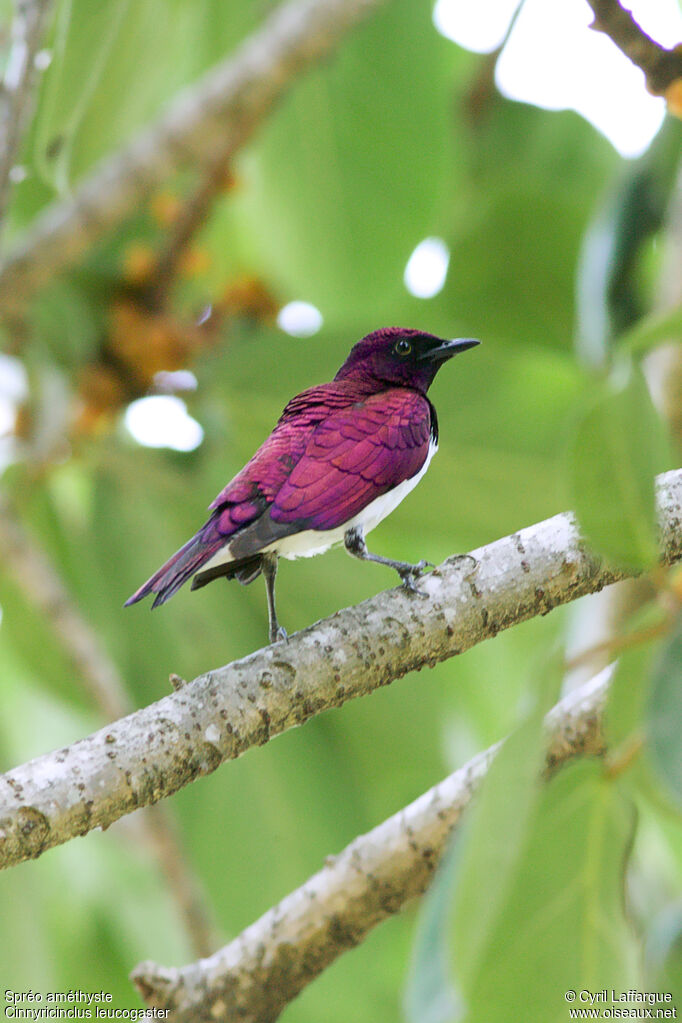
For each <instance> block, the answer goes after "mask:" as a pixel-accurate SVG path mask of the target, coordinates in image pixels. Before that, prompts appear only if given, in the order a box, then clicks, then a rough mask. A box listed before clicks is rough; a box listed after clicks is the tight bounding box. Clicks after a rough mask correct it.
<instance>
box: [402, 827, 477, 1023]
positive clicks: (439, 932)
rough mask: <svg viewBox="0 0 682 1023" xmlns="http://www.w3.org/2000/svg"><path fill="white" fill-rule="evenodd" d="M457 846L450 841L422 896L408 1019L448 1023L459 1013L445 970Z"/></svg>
mask: <svg viewBox="0 0 682 1023" xmlns="http://www.w3.org/2000/svg"><path fill="white" fill-rule="evenodd" d="M460 850H461V843H459V842H457V841H451V842H450V844H449V846H448V849H447V851H446V853H445V855H444V856H443V859H442V860H441V863H440V865H439V867H438V871H437V873H436V876H435V878H434V880H433V884H432V885H431V887H430V889H429V891H428V894H427V895H426V898H425V899H424V905H423V908H422V911H421V913H420V916H419V924H418V928H417V936H416V938H415V943H414V951H413V955H412V965H411V968H410V975H409V977H408V981H407V986H406V989H405V1002H404V1009H405V1016H406V1018H407V1020H408V1021H409V1023H448V1021H449V1020H453V1019H459V1018H460V1017H461V1015H462V1011H463V1007H462V1006H461V1004H460V1002H459V998H458V995H457V992H456V991H455V989H454V987H453V984H452V981H451V979H450V976H449V970H448V966H449V960H450V956H449V951H450V949H449V944H450V943H449V931H450V912H451V905H452V893H453V889H454V883H455V878H456V877H457V873H458V869H457V868H458V862H459V857H460Z"/></svg>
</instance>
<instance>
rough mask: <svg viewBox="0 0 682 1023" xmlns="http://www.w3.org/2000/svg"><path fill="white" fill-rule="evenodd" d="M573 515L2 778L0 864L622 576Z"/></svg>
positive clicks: (669, 505)
mask: <svg viewBox="0 0 682 1023" xmlns="http://www.w3.org/2000/svg"><path fill="white" fill-rule="evenodd" d="M658 506H659V517H660V539H661V560H662V562H663V563H666V564H669V563H672V562H673V561H677V560H678V559H679V558H680V557H682V470H676V471H674V472H670V473H666V474H664V475H663V476H661V477H659V479H658ZM627 575H628V573H627V572H625V571H616V570H614V569H611V568H608V567H606V566H605V565H603V564H602V562H601V561H600V560H599V559H598V558H597V557H596V556H595V555H594V554H592V553H591V552H589V551H588V550H587V548H586V546H585V544H584V542H583V541H582V539H581V538H580V536H579V535H578V532H577V529H576V526H575V523H574V521H573V518H572V516H571V515H569V514H562V515H555V516H554V518H551V519H547V520H546V521H544V522H540V523H538V524H537V525H534V526H529V527H527V528H526V529H524V530H522V531H521V532H519V533H514V534H512V535H511V536H508V537H505V538H503V539H502V540H498V541H496V542H495V543H492V544H489V545H488V546H486V547H481V548H479V549H478V550H476V551H474V552H473V554H472V556H471V558H470V559H464V560H462V559H461V558H456V559H450V560H448V561H446V562H444V563H443V565H441V566H440V568H439V569H438V570H437V571H435V572H433V573H432V574H431V575H430V576H427V577H426V578H425V579H423V580H422V582H421V584H420V585H421V588H422V589H423V591H424V592H425V593H426V594H427V595H428V597H429V598H430V599H429V600H428V601H427V600H423V599H422V598H421V597H419V596H417V595H414V594H411V593H409V592H407V591H406V590H405V589H404V588H399V589H394V590H389V591H387V592H385V593H381V594H379V595H378V596H377V597H374V598H372V599H371V600H367V601H365V602H364V603H363V604H360V605H358V606H357V607H351V608H346V610H344V611H340V612H338V613H337V614H335V615H333V616H332V617H331V618H328V619H325V620H324V621H321V622H318V623H316V624H315V625H312V626H310V627H309V628H307V629H304V630H303V631H302V632H299V633H298V634H296V635H295V636H293V637H291V639H290V640H289V641H288V642H287V643H275V644H274V645H272V646H270V647H267V648H266V649H264V650H259V651H257V652H256V653H253V654H251V655H250V656H248V657H245V658H244V659H243V660H241V661H235V662H234V663H233V664H230V665H227V666H226V667H224V668H219V669H217V670H215V671H211V672H208V673H207V674H205V675H200V676H199V677H198V678H196V679H195V680H194V681H193V682H192V683H190V684H188V685H186V686H184V687H182V688H180V690H179V691H177V692H174V693H172V694H171V695H170V696H166V697H164V699H162V700H159V701H158V703H154V704H152V705H151V706H149V707H145V708H144V709H143V710H139V711H137V712H136V713H134V714H131V715H129V716H128V717H126V718H123V719H122V720H120V721H117V722H115V723H114V724H112V725H109V726H108V727H107V728H103V729H101V730H100V731H98V732H95V733H94V734H93V735H91V736H89V737H88V738H86V739H81V740H80V741H79V742H76V743H74V745H72V746H69V747H67V748H65V749H62V750H58V751H57V752H55V753H50V754H46V755H45V756H41V757H38V758H36V759H35V760H32V761H31V762H30V763H28V764H24V765H23V766H21V767H17V768H16V769H14V770H13V771H9V772H8V773H7V774H5V775H3V776H2V777H0V866H2V867H7V866H11V865H12V864H15V863H20V862H21V861H23V860H26V859H31V858H33V857H36V856H39V855H40V854H41V853H42V852H44V851H45V850H46V849H49V848H51V847H52V846H54V845H59V844H60V843H62V842H66V841H68V840H69V839H70V838H74V837H75V836H76V835H84V834H86V833H87V832H88V831H91V830H92V829H93V828H96V827H104V828H106V827H108V826H109V825H110V824H112V823H113V821H115V820H118V819H119V818H120V817H122V816H123V815H124V814H126V813H130V812H131V811H132V810H135V809H137V808H138V807H140V806H146V805H148V804H149V803H155V802H157V801H158V800H159V799H163V798H165V797H166V796H169V795H171V794H172V793H174V792H177V790H178V789H180V788H182V787H183V786H185V785H187V784H189V782H191V781H193V780H194V779H195V778H197V777H198V776H199V775H202V774H209V773H210V772H211V771H214V770H215V769H216V768H217V767H218V766H219V765H220V764H221V763H223V761H225V760H230V759H233V758H235V757H238V756H240V755H241V754H242V753H244V752H245V751H246V750H247V749H249V748H250V747H251V746H255V745H261V744H263V743H265V742H267V741H268V740H269V739H271V738H272V737H273V736H275V735H278V734H280V733H281V732H284V731H286V730H287V729H289V728H292V727H294V726H295V725H300V724H302V723H303V722H304V721H307V720H308V718H310V717H312V716H313V715H314V714H319V713H320V712H321V711H323V710H328V709H329V708H330V707H339V706H341V705H342V704H343V703H345V702H346V701H347V700H350V699H353V698H355V697H358V696H363V695H365V694H366V693H369V692H371V691H372V690H374V689H376V688H378V687H379V686H382V685H388V684H389V683H390V682H392V681H394V680H395V679H397V678H401V677H402V676H403V675H406V674H407V673H408V672H409V671H414V670H418V669H420V668H422V667H424V665H425V664H429V665H433V664H436V663H437V662H438V661H443V660H446V659H447V658H449V657H453V656H455V655H456V654H460V653H462V652H463V651H465V650H468V649H469V648H470V647H472V646H474V645H475V644H476V643H480V642H482V641H483V640H484V639H488V638H489V637H491V636H494V635H496V634H497V633H498V632H500V631H501V630H502V629H506V628H509V627H510V626H511V625H515V624H517V623H518V622H522V621H525V620H527V619H528V618H532V617H534V616H535V615H538V614H547V613H548V612H549V611H551V610H552V608H554V607H556V606H557V605H559V604H564V603H567V602H568V601H571V600H576V599H577V598H578V597H582V596H584V595H585V594H587V593H594V592H596V591H597V590H600V589H602V588H603V587H604V586H606V585H608V584H610V583H613V582H615V581H617V580H618V579H622V578H626V577H627Z"/></svg>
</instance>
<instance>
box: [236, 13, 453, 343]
mask: <svg viewBox="0 0 682 1023" xmlns="http://www.w3.org/2000/svg"><path fill="white" fill-rule="evenodd" d="M455 63H459V64H460V65H464V64H465V63H466V61H465V60H464V59H463V55H461V54H457V52H456V51H455V49H454V47H452V46H450V45H449V44H448V43H447V42H446V41H445V40H444V39H442V38H441V37H439V36H438V34H437V33H436V32H435V31H434V30H433V26H432V24H431V8H430V5H428V4H425V3H414V2H413V0H397V2H395V3H392V4H390V5H388V6H387V7H386V8H384V9H382V10H380V11H378V12H377V14H376V15H375V16H374V17H373V18H371V19H369V20H368V21H367V22H366V23H364V24H363V25H362V26H360V27H359V29H358V30H357V31H355V32H354V33H353V35H352V36H351V37H350V38H349V39H348V40H345V41H344V45H343V46H342V47H341V48H340V49H339V52H338V53H336V54H335V56H334V59H333V61H330V62H329V63H328V64H326V66H324V67H322V68H319V69H316V70H314V71H312V72H311V73H309V74H307V75H306V76H305V77H303V78H302V79H301V81H300V82H298V83H297V84H296V86H295V88H294V89H293V90H292V92H291V94H290V95H289V96H288V97H287V99H286V101H285V102H284V103H283V104H282V106H281V107H280V109H279V111H278V112H277V114H276V115H275V116H274V117H273V118H271V119H270V120H269V122H268V123H267V124H266V125H265V126H264V128H263V130H262V131H261V132H260V133H259V137H258V138H257V139H256V140H255V141H254V144H253V146H252V147H251V149H250V150H249V152H248V153H245V154H244V157H243V159H242V162H241V166H240V170H239V177H240V180H241V182H242V187H241V188H240V189H239V191H238V192H237V193H235V209H236V211H237V214H238V216H239V219H240V221H241V231H242V233H243V234H244V235H245V236H246V237H247V238H249V239H251V244H252V245H253V244H254V242H255V243H256V245H257V247H258V248H259V249H260V252H257V253H255V257H256V258H258V259H260V260H261V261H262V265H263V267H264V270H265V275H266V276H267V277H268V278H269V279H271V280H272V281H273V283H274V284H275V286H276V288H277V289H278V291H279V292H280V293H281V294H282V297H283V298H284V299H288V298H303V299H306V300H308V301H311V302H313V303H314V304H315V305H317V306H318V307H319V308H320V309H321V311H322V313H323V315H324V317H325V320H326V321H327V322H329V323H333V324H334V326H335V327H339V326H342V327H347V328H349V329H356V327H357V325H358V323H359V322H362V323H369V322H381V320H386V322H388V321H389V320H391V321H392V317H393V316H394V315H395V310H396V306H398V308H400V305H404V303H405V299H406V298H407V297H408V296H407V292H406V291H405V288H404V285H403V272H404V269H405V265H406V263H407V260H408V258H409V256H410V253H411V252H412V250H413V249H414V247H415V246H416V245H417V244H418V242H420V241H421V240H422V239H423V238H424V237H425V236H427V235H429V234H433V233H435V232H437V231H441V232H442V230H443V227H442V226H440V227H439V224H440V223H442V220H443V216H444V212H445V210H446V201H447V199H448V197H449V195H450V194H451V190H452V189H453V188H454V187H456V183H457V180H458V177H459V175H460V173H461V169H462V165H463V160H462V156H461V152H460V153H457V152H455V151H453V148H452V146H451V139H450V138H449V137H448V135H447V133H444V132H442V131H439V130H438V126H439V125H442V124H443V123H444V121H445V120H446V119H449V118H450V117H451V116H452V95H451V90H452V78H453V75H452V67H453V64H455ZM407 111H409V113H407V114H406V112H407ZM378 112H380V113H379V115H378V116H377V114H378ZM399 303H400V305H399Z"/></svg>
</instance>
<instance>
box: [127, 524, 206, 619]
mask: <svg viewBox="0 0 682 1023" xmlns="http://www.w3.org/2000/svg"><path fill="white" fill-rule="evenodd" d="M225 540H226V538H225V537H224V536H221V535H219V534H218V535H214V536H208V537H207V536H206V527H205V526H204V528H203V529H201V530H199V532H198V533H197V534H196V536H193V537H192V539H191V540H188V541H187V543H186V544H185V545H184V547H181V548H180V550H179V551H176V553H175V554H174V555H173V557H172V558H170V559H169V560H168V561H167V562H166V564H165V565H162V566H161V568H160V569H159V570H158V572H155V573H154V575H153V576H152V577H151V579H148V580H147V582H146V583H144V584H143V585H142V586H140V588H139V590H136V591H135V593H133V595H132V597H128V599H127V600H126V602H125V607H128V606H129V605H130V604H136V603H137V602H138V600H142V599H143V598H144V597H147V596H149V595H150V594H152V593H154V594H156V596H155V597H154V603H153V604H152V607H153V608H154V607H158V606H159V605H160V604H164V603H165V602H166V601H167V600H168V599H169V598H170V597H172V596H173V594H174V593H176V592H177V590H179V589H180V587H181V586H182V584H183V583H185V582H187V580H188V579H189V578H190V576H193V575H194V573H195V572H197V571H198V569H200V568H201V566H202V565H204V564H205V563H206V562H207V561H210V559H211V558H212V557H213V555H214V554H216V553H217V552H218V551H219V550H220V548H221V547H223V546H224V544H225Z"/></svg>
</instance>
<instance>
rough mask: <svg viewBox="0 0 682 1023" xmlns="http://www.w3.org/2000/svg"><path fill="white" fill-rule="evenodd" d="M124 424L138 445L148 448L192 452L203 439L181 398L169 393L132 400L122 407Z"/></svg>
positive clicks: (199, 428)
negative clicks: (124, 412) (124, 407)
mask: <svg viewBox="0 0 682 1023" xmlns="http://www.w3.org/2000/svg"><path fill="white" fill-rule="evenodd" d="M125 425H126V427H127V429H128V431H129V433H131V434H132V436H133V437H134V438H135V440H136V441H137V442H138V444H143V445H144V446H145V447H148V448H172V449H173V450H174V451H194V449H195V448H198V447H199V445H200V444H201V442H202V440H203V439H204V431H203V429H202V428H201V426H200V424H199V423H198V422H197V421H196V419H192V417H191V416H190V414H189V413H188V411H187V406H186V405H185V403H184V401H183V400H182V399H181V398H177V397H175V396H174V395H170V394H157V395H152V396H151V397H148V398H140V399H139V400H138V401H134V402H132V404H131V405H129V406H128V408H127V409H126V414H125Z"/></svg>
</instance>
